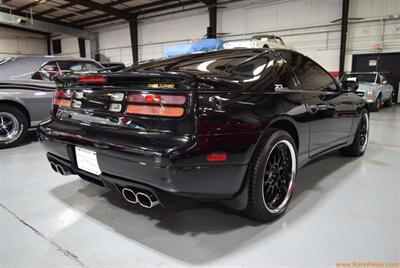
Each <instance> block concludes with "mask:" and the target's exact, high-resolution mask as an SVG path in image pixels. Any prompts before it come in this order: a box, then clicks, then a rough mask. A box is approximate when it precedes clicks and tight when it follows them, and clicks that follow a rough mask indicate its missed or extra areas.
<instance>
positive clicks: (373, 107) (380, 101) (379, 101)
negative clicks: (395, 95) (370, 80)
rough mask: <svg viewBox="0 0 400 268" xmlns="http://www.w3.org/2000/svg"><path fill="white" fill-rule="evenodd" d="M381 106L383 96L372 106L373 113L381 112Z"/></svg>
mask: <svg viewBox="0 0 400 268" xmlns="http://www.w3.org/2000/svg"><path fill="white" fill-rule="evenodd" d="M381 104H382V98H381V96H378V97H377V98H376V101H375V102H374V103H373V104H372V105H371V110H372V111H373V112H379V110H380V109H381Z"/></svg>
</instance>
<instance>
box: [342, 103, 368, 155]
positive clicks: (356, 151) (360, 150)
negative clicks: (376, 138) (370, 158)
mask: <svg viewBox="0 0 400 268" xmlns="http://www.w3.org/2000/svg"><path fill="white" fill-rule="evenodd" d="M368 139H369V115H368V112H367V111H366V110H363V112H362V113H361V120H360V123H359V124H358V127H357V132H356V135H355V136H354V140H353V143H352V144H351V145H350V146H348V147H345V148H342V149H340V152H341V153H342V154H343V155H346V156H362V155H363V154H364V153H365V150H366V149H367V145H368Z"/></svg>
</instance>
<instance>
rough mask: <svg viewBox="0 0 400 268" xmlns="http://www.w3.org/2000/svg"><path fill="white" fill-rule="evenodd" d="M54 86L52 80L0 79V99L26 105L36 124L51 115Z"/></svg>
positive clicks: (32, 122) (33, 122)
mask: <svg viewBox="0 0 400 268" xmlns="http://www.w3.org/2000/svg"><path fill="white" fill-rule="evenodd" d="M54 88H55V86H54V83H52V82H43V81H38V82H36V81H34V82H30V81H0V101H8V102H15V103H18V104H20V105H22V106H23V107H25V109H26V110H27V111H28V113H29V116H30V119H31V125H32V126H34V125H36V124H37V123H38V122H40V121H42V120H44V119H46V118H47V117H48V116H49V115H50V109H51V102H52V98H53V94H54Z"/></svg>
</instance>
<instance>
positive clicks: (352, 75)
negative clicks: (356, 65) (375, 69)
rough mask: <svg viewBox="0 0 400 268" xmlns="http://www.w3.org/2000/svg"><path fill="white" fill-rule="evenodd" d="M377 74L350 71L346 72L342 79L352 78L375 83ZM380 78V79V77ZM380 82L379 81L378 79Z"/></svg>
mask: <svg viewBox="0 0 400 268" xmlns="http://www.w3.org/2000/svg"><path fill="white" fill-rule="evenodd" d="M375 79H376V74H373V73H372V74H369V73H364V74H363V73H349V74H345V75H344V76H343V78H342V81H347V80H349V81H350V80H352V81H358V82H367V83H375ZM378 80H379V79H378ZM378 83H379V81H378Z"/></svg>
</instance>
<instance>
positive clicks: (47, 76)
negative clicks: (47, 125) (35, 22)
mask: <svg viewBox="0 0 400 268" xmlns="http://www.w3.org/2000/svg"><path fill="white" fill-rule="evenodd" d="M102 68H103V66H101V65H100V64H99V63H97V62H95V61H93V60H86V59H74V58H65V57H53V56H43V57H20V58H9V59H7V60H4V61H1V62H0V148H8V147H13V146H15V145H17V144H19V143H20V142H21V141H23V140H24V138H25V135H26V133H27V131H28V129H29V128H31V127H35V126H37V125H38V123H39V122H40V121H43V120H44V119H46V118H47V117H48V116H49V114H50V108H51V101H52V98H53V95H54V89H55V83H54V81H53V79H54V77H55V76H57V75H64V74H71V73H86V72H96V71H97V70H99V69H102Z"/></svg>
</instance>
